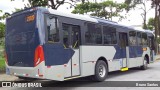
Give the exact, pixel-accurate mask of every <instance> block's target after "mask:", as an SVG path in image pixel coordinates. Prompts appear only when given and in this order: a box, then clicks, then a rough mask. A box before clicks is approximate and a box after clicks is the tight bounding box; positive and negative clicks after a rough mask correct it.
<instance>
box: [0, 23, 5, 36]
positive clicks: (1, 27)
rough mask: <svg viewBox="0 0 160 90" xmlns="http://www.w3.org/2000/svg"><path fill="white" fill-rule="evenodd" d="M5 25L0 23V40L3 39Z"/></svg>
mask: <svg viewBox="0 0 160 90" xmlns="http://www.w3.org/2000/svg"><path fill="white" fill-rule="evenodd" d="M4 31H5V24H3V23H1V22H0V38H3V37H4Z"/></svg>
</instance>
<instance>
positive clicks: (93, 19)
mask: <svg viewBox="0 0 160 90" xmlns="http://www.w3.org/2000/svg"><path fill="white" fill-rule="evenodd" d="M35 9H37V10H38V9H40V10H44V11H49V13H51V14H55V15H58V16H64V17H69V18H74V19H79V20H84V21H90V22H95V23H106V24H110V25H113V26H115V27H121V28H126V29H129V30H136V31H142V32H148V33H153V32H151V31H150V30H144V29H135V28H134V27H130V26H125V25H121V24H118V23H117V22H113V21H110V20H106V19H103V18H99V17H93V16H89V15H80V14H72V13H64V12H62V11H57V10H53V9H49V8H44V7H32V8H27V9H25V10H22V11H20V12H16V13H14V14H12V16H11V17H13V16H15V15H17V14H21V13H24V12H28V11H31V10H35Z"/></svg>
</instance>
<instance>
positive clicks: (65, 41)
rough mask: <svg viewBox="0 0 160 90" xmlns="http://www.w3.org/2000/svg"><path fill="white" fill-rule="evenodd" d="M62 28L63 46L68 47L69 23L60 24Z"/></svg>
mask: <svg viewBox="0 0 160 90" xmlns="http://www.w3.org/2000/svg"><path fill="white" fill-rule="evenodd" d="M62 28H63V44H64V46H65V48H69V41H70V40H69V25H67V24H62Z"/></svg>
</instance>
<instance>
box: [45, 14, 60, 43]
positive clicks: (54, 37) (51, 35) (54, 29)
mask: <svg viewBox="0 0 160 90" xmlns="http://www.w3.org/2000/svg"><path fill="white" fill-rule="evenodd" d="M47 32H48V41H49V42H59V29H58V20H57V18H55V17H54V16H52V15H48V16H47Z"/></svg>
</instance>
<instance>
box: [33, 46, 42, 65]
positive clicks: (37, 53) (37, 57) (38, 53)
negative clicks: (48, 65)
mask: <svg viewBox="0 0 160 90" xmlns="http://www.w3.org/2000/svg"><path fill="white" fill-rule="evenodd" d="M42 61H44V52H43V47H42V46H41V45H39V46H38V47H37V48H36V50H35V55H34V66H37V65H38V64H40V63H41V62H42Z"/></svg>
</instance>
